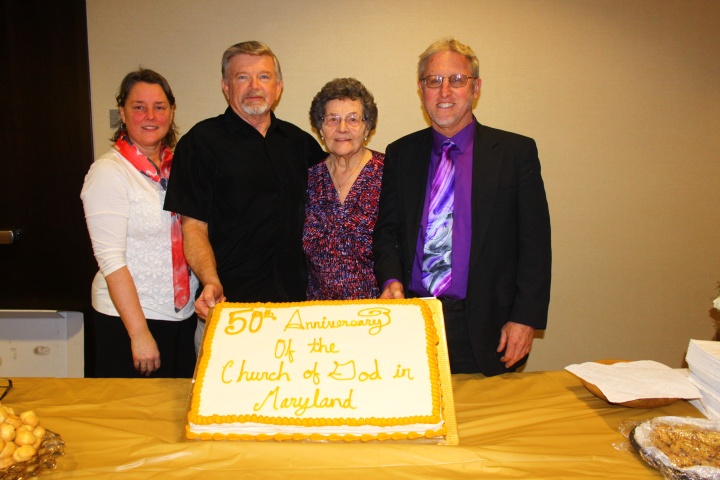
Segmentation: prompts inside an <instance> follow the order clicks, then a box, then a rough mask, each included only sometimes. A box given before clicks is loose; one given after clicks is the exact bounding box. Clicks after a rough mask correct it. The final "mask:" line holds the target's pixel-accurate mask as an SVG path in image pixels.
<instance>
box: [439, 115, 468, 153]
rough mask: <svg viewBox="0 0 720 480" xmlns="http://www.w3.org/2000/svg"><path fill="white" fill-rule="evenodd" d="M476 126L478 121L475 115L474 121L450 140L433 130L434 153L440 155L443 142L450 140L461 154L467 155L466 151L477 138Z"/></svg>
mask: <svg viewBox="0 0 720 480" xmlns="http://www.w3.org/2000/svg"><path fill="white" fill-rule="evenodd" d="M475 125H477V120H476V119H475V115H473V121H472V122H470V123H469V124H467V125H466V126H465V127H463V129H462V130H460V131H459V132H458V133H456V134H455V135H453V136H452V137H450V138H448V137H446V136H445V135H443V134H442V133H440V132H438V131H437V130H435V129H434V128H433V129H432V134H433V152H435V153H436V154H438V155H440V148H441V147H442V144H443V142H445V140H450V141H452V142H453V143H454V144H455V145H456V146H457V148H458V150H459V151H460V153H465V150H467V149H468V148H469V147H470V145H472V143H473V139H474V138H475Z"/></svg>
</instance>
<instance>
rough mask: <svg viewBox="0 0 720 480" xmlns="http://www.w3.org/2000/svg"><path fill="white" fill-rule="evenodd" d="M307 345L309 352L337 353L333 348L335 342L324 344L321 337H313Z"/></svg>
mask: <svg viewBox="0 0 720 480" xmlns="http://www.w3.org/2000/svg"><path fill="white" fill-rule="evenodd" d="M308 347H310V353H338V351H337V350H335V344H334V343H331V344H330V345H329V346H328V345H325V344H324V343H323V339H322V337H320V338H313V341H312V343H308Z"/></svg>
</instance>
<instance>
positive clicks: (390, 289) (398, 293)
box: [380, 282, 405, 299]
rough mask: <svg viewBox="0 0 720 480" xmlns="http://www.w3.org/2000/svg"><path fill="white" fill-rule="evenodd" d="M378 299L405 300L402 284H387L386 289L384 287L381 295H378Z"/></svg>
mask: <svg viewBox="0 0 720 480" xmlns="http://www.w3.org/2000/svg"><path fill="white" fill-rule="evenodd" d="M380 298H386V299H387V298H389V299H392V298H405V292H404V291H403V286H402V283H400V282H390V283H388V285H387V287H385V290H383V292H382V294H381V295H380Z"/></svg>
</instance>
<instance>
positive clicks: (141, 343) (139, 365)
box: [130, 330, 160, 377]
mask: <svg viewBox="0 0 720 480" xmlns="http://www.w3.org/2000/svg"><path fill="white" fill-rule="evenodd" d="M130 347H131V348H132V355H133V365H134V366H135V370H137V371H138V372H140V375H145V376H146V377H149V376H150V374H151V373H153V372H154V371H156V370H157V369H158V368H160V350H158V346H157V343H156V342H155V339H154V338H153V336H152V334H151V333H150V331H149V330H147V331H146V332H144V333H142V334H140V335H136V336H135V337H130Z"/></svg>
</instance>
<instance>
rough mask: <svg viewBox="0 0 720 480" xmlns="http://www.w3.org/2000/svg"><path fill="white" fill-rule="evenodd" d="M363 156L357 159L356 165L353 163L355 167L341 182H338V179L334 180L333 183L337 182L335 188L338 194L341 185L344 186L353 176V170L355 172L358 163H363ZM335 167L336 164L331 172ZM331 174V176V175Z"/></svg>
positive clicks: (358, 165)
mask: <svg viewBox="0 0 720 480" xmlns="http://www.w3.org/2000/svg"><path fill="white" fill-rule="evenodd" d="M363 157H364V155H363ZM363 157H360V160H359V161H358V163H357V165H355V168H354V169H353V171H352V172H350V175H348V176H347V177H345V180H343V181H342V182H339V181H338V180H335V183H336V184H337V186H336V187H335V189H336V190H337V192H338V194H339V193H340V191H341V190H342V189H343V187H345V185H346V184H347V183H348V181H350V179H351V178H352V177H353V175H355V172H357V170H358V168H360V165H362V163H363ZM336 169H337V166H336V167H335V168H333V172H334V171H335V170H336ZM331 176H332V175H331Z"/></svg>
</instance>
